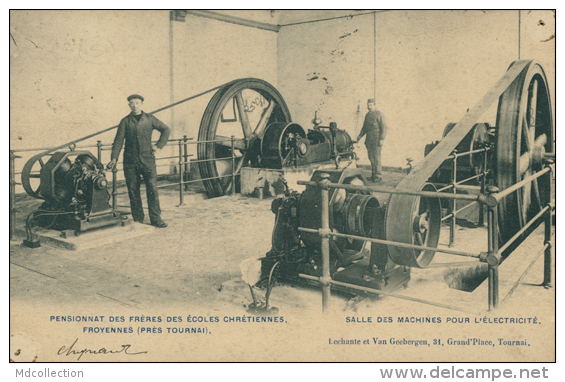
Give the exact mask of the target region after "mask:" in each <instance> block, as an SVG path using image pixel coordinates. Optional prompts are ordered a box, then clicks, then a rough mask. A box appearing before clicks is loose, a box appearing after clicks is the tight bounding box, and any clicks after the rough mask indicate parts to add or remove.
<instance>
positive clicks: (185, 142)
mask: <svg viewBox="0 0 565 382" xmlns="http://www.w3.org/2000/svg"><path fill="white" fill-rule="evenodd" d="M182 141H183V145H184V172H183V180H184V181H185V182H188V181H189V180H190V172H189V168H188V137H187V136H186V135H185V136H183V138H182ZM184 190H185V191H188V183H185V184H184Z"/></svg>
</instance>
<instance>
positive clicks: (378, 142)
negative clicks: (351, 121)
mask: <svg viewBox="0 0 565 382" xmlns="http://www.w3.org/2000/svg"><path fill="white" fill-rule="evenodd" d="M367 109H369V112H368V113H367V115H365V121H364V122H363V128H362V129H361V132H360V133H359V136H358V137H357V142H359V140H360V139H361V138H362V137H363V136H364V135H365V134H366V135H367V138H365V146H366V147H367V153H368V154H369V160H370V161H371V169H372V177H371V179H370V180H371V181H372V182H376V183H378V182H380V181H381V180H382V165H381V150H382V147H383V143H384V140H385V137H386V132H387V130H388V126H387V124H386V121H385V117H384V115H383V113H381V112H380V111H378V110H377V108H376V106H375V100H374V99H369V100H368V101H367Z"/></svg>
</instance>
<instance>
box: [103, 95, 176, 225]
mask: <svg viewBox="0 0 565 382" xmlns="http://www.w3.org/2000/svg"><path fill="white" fill-rule="evenodd" d="M128 102H129V107H130V109H131V113H130V114H129V115H128V116H127V117H125V118H124V119H122V120H121V121H120V124H119V125H118V131H117V133H116V138H115V139H114V144H113V145H112V156H111V158H112V160H111V161H110V163H108V166H107V168H108V169H113V168H114V166H115V165H116V162H117V161H118V156H119V155H120V151H121V150H122V146H123V144H124V140H125V142H126V147H125V149H124V175H125V178H126V185H127V187H128V195H129V202H130V206H131V214H132V216H133V221H135V222H139V223H143V219H144V214H143V204H142V202H141V193H140V191H139V186H140V184H141V178H142V177H143V180H144V182H145V186H146V193H147V204H148V207H149V218H150V220H151V225H153V226H155V227H157V228H165V227H166V226H167V223H165V222H164V221H163V220H161V207H160V206H159V193H158V191H157V166H156V165H155V152H157V151H159V150H161V149H162V148H163V147H164V146H165V145H166V144H167V140H168V139H169V134H170V132H171V130H170V129H169V128H168V127H167V126H166V125H165V124H164V123H163V122H161V121H159V120H158V119H157V118H155V117H154V116H153V115H151V114H147V113H145V112H143V110H141V108H142V106H143V97H142V96H140V95H138V94H132V95H130V96H129V97H128ZM154 129H155V130H159V132H160V133H161V136H160V138H159V141H158V142H157V144H155V145H152V144H151V134H152V133H153V130H154Z"/></svg>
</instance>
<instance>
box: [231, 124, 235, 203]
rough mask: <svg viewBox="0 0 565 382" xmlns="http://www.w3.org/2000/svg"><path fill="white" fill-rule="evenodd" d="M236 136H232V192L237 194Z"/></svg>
mask: <svg viewBox="0 0 565 382" xmlns="http://www.w3.org/2000/svg"><path fill="white" fill-rule="evenodd" d="M234 138H235V137H234V136H233V135H232V136H231V194H232V195H235V144H234Z"/></svg>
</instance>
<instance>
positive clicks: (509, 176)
mask: <svg viewBox="0 0 565 382" xmlns="http://www.w3.org/2000/svg"><path fill="white" fill-rule="evenodd" d="M514 64H515V63H513V64H512V65H514ZM511 67H512V66H511ZM551 109H552V108H551V99H550V95H549V88H548V84H547V78H546V76H545V72H544V70H543V68H542V67H541V65H540V64H539V63H537V62H535V61H531V62H530V64H529V66H528V67H527V68H526V70H524V71H522V73H521V74H520V75H519V76H518V77H517V78H516V80H515V81H514V82H513V83H512V85H510V86H509V87H508V89H507V90H506V91H505V92H504V93H503V94H502V96H501V97H500V100H499V104H498V114H497V121H496V127H497V131H496V182H497V185H498V188H499V189H500V190H504V189H506V188H508V187H510V186H512V185H513V184H515V183H518V182H520V181H521V180H523V179H525V178H527V177H529V176H530V175H532V174H533V173H535V172H537V171H539V170H541V169H542V165H543V158H544V155H545V153H546V152H547V153H553V152H554V150H553V142H554V136H555V135H554V126H553V114H552V110H551ZM549 176H550V174H546V175H544V176H542V177H540V178H538V179H536V180H534V181H533V182H531V183H529V184H527V185H526V186H525V187H523V188H522V189H520V190H518V191H517V192H513V193H511V194H510V195H508V196H507V197H506V198H504V199H502V200H501V202H500V203H499V205H498V212H499V230H500V235H501V238H502V241H503V242H505V241H507V240H508V239H510V238H511V237H512V236H513V235H514V234H515V233H516V232H518V231H519V230H520V228H522V227H523V226H524V225H525V224H526V223H527V222H528V220H530V219H531V218H532V217H533V216H535V214H537V213H538V212H539V211H540V210H541V209H542V208H543V207H544V206H545V205H546V204H547V203H549V201H550V196H551V190H550V179H549Z"/></svg>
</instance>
